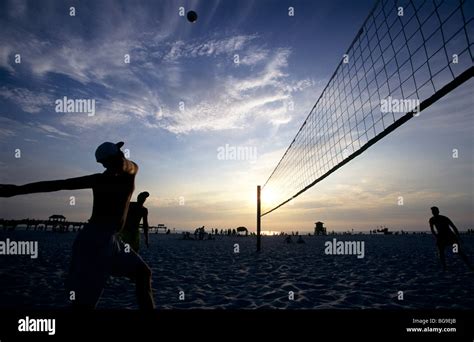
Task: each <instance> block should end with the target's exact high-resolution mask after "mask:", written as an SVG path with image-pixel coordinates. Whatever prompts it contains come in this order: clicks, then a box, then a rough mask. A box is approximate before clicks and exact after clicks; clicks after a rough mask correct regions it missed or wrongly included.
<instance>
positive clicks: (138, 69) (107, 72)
mask: <svg viewBox="0 0 474 342" xmlns="http://www.w3.org/2000/svg"><path fill="white" fill-rule="evenodd" d="M134 11H135V12H136V13H134V14H135V15H136V16H137V17H136V18H138V17H140V18H142V20H145V21H146V18H148V13H147V12H146V9H140V8H138V9H134ZM122 14H123V13H122ZM117 15H118V17H120V15H121V14H117ZM132 17H133V16H132ZM127 18H128V19H127ZM136 18H135V19H136ZM123 19H124V20H125V22H124V23H123V27H126V28H127V30H125V29H123V28H122V26H121V27H120V28H119V29H112V28H111V27H109V26H107V25H102V24H98V23H96V25H97V27H96V28H95V31H94V32H95V35H94V38H90V37H88V36H86V35H83V34H82V33H81V32H82V31H81V30H79V31H77V32H76V31H68V29H65V30H64V31H60V32H56V33H55V35H54V36H53V35H49V36H48V35H42V36H40V35H39V33H37V32H35V31H32V30H28V31H25V30H23V29H20V28H19V27H17V26H14V25H9V26H8V27H7V28H8V29H7V30H6V34H5V36H4V37H3V38H1V39H0V40H1V43H2V50H1V51H2V52H1V53H0V66H3V67H4V68H6V69H7V70H9V71H10V72H12V65H10V64H8V58H9V56H10V54H11V53H12V52H13V51H22V60H23V63H22V68H24V69H25V70H30V71H31V73H32V75H33V76H34V77H37V78H39V79H40V80H41V79H43V80H45V79H47V78H48V77H49V76H52V75H56V76H57V75H60V76H62V77H63V79H64V77H66V78H69V79H72V80H74V81H76V82H77V83H71V82H68V84H70V86H69V87H68V88H66V89H64V88H61V87H56V88H55V87H54V86H53V87H52V88H55V89H54V91H56V92H57V94H56V95H55V96H54V98H56V97H61V96H64V95H66V94H63V92H64V93H67V95H68V96H70V97H74V94H81V98H94V99H95V100H96V103H97V114H96V115H95V116H94V117H85V116H84V115H77V114H74V115H69V114H65V115H63V116H61V117H60V123H61V124H62V125H65V126H70V127H71V128H79V129H93V128H97V127H102V126H106V125H109V126H114V125H117V126H118V125H123V124H127V123H129V122H130V121H134V122H137V123H139V124H141V125H144V126H146V127H150V128H161V129H165V130H167V131H169V132H172V133H174V134H188V133H191V132H212V131H222V130H229V129H245V128H248V127H252V126H253V125H254V124H255V123H262V124H266V123H270V124H272V125H282V124H286V123H288V122H290V121H291V119H292V116H291V115H290V113H288V110H287V107H288V102H289V101H292V96H293V95H294V94H295V93H298V92H303V91H305V90H306V89H308V88H310V87H312V86H313V85H314V82H313V81H312V80H311V79H296V78H295V77H292V76H291V73H290V72H289V70H288V69H289V58H290V55H291V49H289V48H287V47H273V48H272V49H270V48H269V47H268V46H266V45H267V43H266V42H265V40H264V37H261V36H259V35H256V34H242V33H236V34H232V35H229V34H222V33H219V32H211V33H209V35H208V36H207V37H203V38H201V39H199V40H197V41H196V40H195V39H190V38H188V37H187V36H186V35H184V36H183V37H182V38H181V39H180V40H178V41H173V40H171V39H170V37H173V32H172V31H170V30H171V29H170V30H168V31H167V32H166V34H164V33H163V34H157V33H154V34H152V33H151V32H150V31H146V30H143V27H141V26H140V25H138V26H137V25H134V19H133V18H129V17H127V16H124V18H123ZM91 20H92V22H95V19H94V18H92V19H91ZM167 27H168V26H167ZM171 27H174V26H173V25H171ZM20 38H21V39H20ZM125 54H130V64H126V63H124V55H125ZM234 54H238V55H239V57H240V61H239V64H237V65H236V64H235V63H234V59H233V56H234ZM10 57H11V56H10ZM45 86H47V85H45ZM93 89H100V91H95V90H93ZM60 92H61V93H60ZM47 94H49V91H48V92H47V91H45V90H42V89H38V91H36V92H34V93H33V92H32V91H30V90H27V89H24V90H15V89H9V88H6V87H3V88H2V90H1V92H0V95H1V96H4V97H7V98H9V99H11V100H12V101H14V102H16V103H17V104H18V105H19V106H21V108H22V109H23V110H25V111H28V112H30V113H36V112H39V111H41V109H42V107H44V106H47V105H48V106H49V105H51V104H52V103H53V100H52V98H51V96H49V95H47ZM180 101H184V103H185V106H186V109H185V110H180V109H179V103H180ZM50 126H51V125H50ZM51 127H52V126H51Z"/></svg>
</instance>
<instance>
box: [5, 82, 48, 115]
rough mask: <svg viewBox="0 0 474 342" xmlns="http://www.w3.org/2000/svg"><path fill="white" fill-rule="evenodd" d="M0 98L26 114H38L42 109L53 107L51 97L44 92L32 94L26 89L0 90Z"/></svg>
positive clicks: (32, 92)
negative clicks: (15, 105) (18, 107)
mask: <svg viewBox="0 0 474 342" xmlns="http://www.w3.org/2000/svg"><path fill="white" fill-rule="evenodd" d="M0 96H2V97H3V98H5V99H7V100H10V101H12V102H14V103H15V104H17V105H18V106H20V107H21V109H22V110H23V111H25V112H28V113H38V112H40V111H41V110H42V109H43V108H44V107H51V108H52V106H53V103H54V100H53V98H52V96H51V95H49V94H47V93H44V92H39V93H38V92H34V91H31V90H28V89H26V88H7V87H5V86H3V87H2V88H0Z"/></svg>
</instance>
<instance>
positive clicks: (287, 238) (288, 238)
mask: <svg viewBox="0 0 474 342" xmlns="http://www.w3.org/2000/svg"><path fill="white" fill-rule="evenodd" d="M285 242H286V243H292V242H293V240H292V239H291V235H287V236H286V238H285Z"/></svg>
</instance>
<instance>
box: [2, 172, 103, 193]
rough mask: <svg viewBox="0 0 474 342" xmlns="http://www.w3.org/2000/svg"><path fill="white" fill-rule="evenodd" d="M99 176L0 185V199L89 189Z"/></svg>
mask: <svg viewBox="0 0 474 342" xmlns="http://www.w3.org/2000/svg"><path fill="white" fill-rule="evenodd" d="M98 176H99V174H94V175H89V176H84V177H76V178H69V179H62V180H53V181H44V182H36V183H29V184H25V185H19V186H17V185H12V184H0V197H12V196H17V195H25V194H32V193H37V192H52V191H59V190H77V189H89V188H92V187H93V186H94V184H95V183H96V182H97V177H98Z"/></svg>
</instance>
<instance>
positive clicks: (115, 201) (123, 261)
mask: <svg viewBox="0 0 474 342" xmlns="http://www.w3.org/2000/svg"><path fill="white" fill-rule="evenodd" d="M122 146H123V142H119V143H117V144H114V143H111V142H105V143H103V144H101V145H100V146H99V147H98V148H97V150H96V152H95V157H96V160H97V162H98V163H101V164H102V165H103V166H104V167H105V169H106V170H105V171H104V172H103V173H96V174H92V175H88V176H84V177H77V178H69V179H64V180H54V181H45V182H37V183H30V184H26V185H21V186H16V185H9V184H8V185H5V184H1V185H0V197H11V196H16V195H24V194H31V193H37V192H51V191H59V190H77V189H92V193H93V195H94V202H93V207H92V215H91V218H90V219H89V222H88V223H87V224H86V225H85V226H84V228H83V229H82V230H81V231H80V232H79V233H78V235H77V237H76V240H75V241H74V245H73V247H72V259H71V265H70V269H69V275H68V278H67V281H66V287H67V290H68V296H70V295H71V293H72V292H71V291H74V292H73V293H74V294H75V299H74V300H73V305H74V307H75V308H83V309H92V308H95V306H96V304H97V302H98V300H99V298H100V295H101V294H102V290H103V287H104V285H105V282H106V280H107V278H108V276H109V275H114V276H127V277H129V278H131V279H132V280H134V281H135V284H136V293H137V300H138V305H139V307H140V309H153V308H154V302H153V295H152V289H151V270H150V268H149V267H148V265H147V264H146V263H145V262H144V261H143V260H142V258H140V256H139V255H138V254H136V253H135V252H134V251H133V250H129V252H128V253H127V252H126V249H125V246H124V244H123V242H122V241H121V240H120V238H119V237H118V234H117V233H118V232H119V231H120V230H121V229H122V228H123V226H124V223H125V220H126V216H127V211H128V206H129V203H130V197H131V196H132V193H133V190H134V187H135V176H136V174H137V172H138V166H137V165H136V164H135V163H134V162H132V161H130V160H128V159H126V158H125V156H124V154H123V152H122V151H121V150H120V148H121V147H122Z"/></svg>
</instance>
